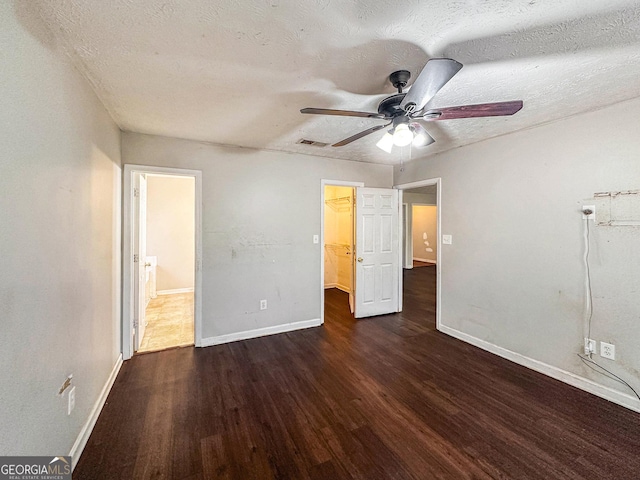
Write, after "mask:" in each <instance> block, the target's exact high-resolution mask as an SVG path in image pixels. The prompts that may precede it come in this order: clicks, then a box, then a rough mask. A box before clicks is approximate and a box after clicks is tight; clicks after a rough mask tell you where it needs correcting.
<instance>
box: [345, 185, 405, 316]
mask: <svg viewBox="0 0 640 480" xmlns="http://www.w3.org/2000/svg"><path fill="white" fill-rule="evenodd" d="M355 213H356V251H355V252H354V253H355V257H356V259H357V261H356V267H355V270H356V282H355V288H356V298H355V316H356V318H362V317H369V316H373V315H383V314H386V313H394V312H397V311H398V307H399V302H398V291H399V284H398V281H399V275H398V271H399V258H400V255H399V248H400V243H399V235H398V233H399V227H398V220H399V218H398V217H399V215H398V191H397V190H393V189H387V188H356V212H355Z"/></svg>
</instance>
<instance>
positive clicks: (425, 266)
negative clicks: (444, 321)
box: [395, 178, 442, 330]
mask: <svg viewBox="0 0 640 480" xmlns="http://www.w3.org/2000/svg"><path fill="white" fill-rule="evenodd" d="M395 188H397V189H399V190H401V191H402V198H403V208H402V209H401V211H402V216H403V218H402V222H401V224H402V229H403V231H402V237H403V246H402V252H403V255H402V257H403V259H402V270H403V276H404V277H405V279H408V278H409V277H410V279H411V283H412V284H413V285H416V282H419V283H420V284H424V285H426V289H421V291H422V292H423V294H429V295H431V294H433V296H434V298H435V327H436V328H437V329H438V330H439V329H440V303H441V302H440V292H441V278H442V275H441V271H442V255H441V243H442V241H441V239H442V234H441V180H440V179H439V178H434V179H429V180H421V181H418V182H412V183H407V184H403V185H397V186H396V187H395ZM418 267H420V268H418ZM403 283H404V282H403ZM424 285H423V286H424ZM433 290H435V291H433ZM402 293H404V292H401V294H402Z"/></svg>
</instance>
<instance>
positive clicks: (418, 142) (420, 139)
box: [412, 132, 429, 147]
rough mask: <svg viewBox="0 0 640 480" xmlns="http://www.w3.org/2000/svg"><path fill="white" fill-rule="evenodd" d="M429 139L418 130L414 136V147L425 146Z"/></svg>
mask: <svg viewBox="0 0 640 480" xmlns="http://www.w3.org/2000/svg"><path fill="white" fill-rule="evenodd" d="M428 140H429V139H428V138H427V136H426V135H425V134H423V133H421V132H416V133H415V136H414V137H413V142H412V145H413V146H414V147H424V146H425V145H426V144H427V141H428Z"/></svg>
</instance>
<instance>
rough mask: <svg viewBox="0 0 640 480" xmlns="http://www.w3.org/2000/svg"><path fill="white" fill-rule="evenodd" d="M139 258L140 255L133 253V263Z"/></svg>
mask: <svg viewBox="0 0 640 480" xmlns="http://www.w3.org/2000/svg"><path fill="white" fill-rule="evenodd" d="M139 260H140V257H139V256H138V254H137V253H134V254H133V263H138V261H139Z"/></svg>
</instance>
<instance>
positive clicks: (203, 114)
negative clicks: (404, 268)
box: [14, 0, 640, 164]
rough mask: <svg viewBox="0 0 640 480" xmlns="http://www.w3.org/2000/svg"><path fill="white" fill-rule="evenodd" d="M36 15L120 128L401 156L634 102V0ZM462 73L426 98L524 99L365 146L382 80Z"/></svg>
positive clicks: (93, 6) (118, 6) (130, 8)
mask: <svg viewBox="0 0 640 480" xmlns="http://www.w3.org/2000/svg"><path fill="white" fill-rule="evenodd" d="M14 4H15V8H16V9H21V10H23V11H22V12H19V13H21V14H22V15H23V16H28V15H33V14H37V15H38V16H39V17H40V19H41V20H44V22H45V24H47V25H48V26H49V28H50V30H51V32H53V35H54V36H55V38H56V40H57V41H58V42H59V43H60V44H62V45H64V46H65V47H66V48H67V49H68V51H69V53H70V55H71V56H72V57H73V59H74V61H75V62H76V64H77V65H78V68H79V69H80V70H81V71H82V73H83V74H84V75H85V76H86V77H87V78H88V80H89V81H90V82H91V83H92V84H93V86H94V88H95V89H96V92H97V93H98V95H99V96H100V98H101V99H102V101H103V102H104V104H105V106H106V108H107V109H108V110H109V112H110V113H111V115H112V117H113V118H114V120H115V121H116V122H117V123H118V125H119V126H120V127H121V128H122V129H123V130H127V131H135V132H142V133H151V134H157V135H166V136H172V137H181V138H188V139H194V140H200V141H207V142H213V143H218V144H227V145H239V146H245V147H255V148H263V149H271V150H280V151H286V152H301V153H309V154H313V155H319V156H327V157H333V158H343V159H349V160H359V161H365V162H376V163H390V164H392V163H398V162H400V161H401V160H402V161H407V160H408V159H409V158H411V156H412V157H413V158H418V157H424V156H427V155H430V154H432V153H435V152H438V151H443V150H448V149H451V148H455V147H457V146H461V145H465V144H469V143H473V142H477V141H480V140H483V139H486V138H490V137H493V136H497V135H502V134H505V133H508V132H513V131H516V130H521V129H523V128H527V127H531V126H533V125H537V124H540V123H544V122H548V121H552V120H555V119H559V118H562V117H567V116H571V115H575V114H577V113H580V112H584V111H587V110H593V109H597V108H600V107H603V106H605V105H609V104H612V103H615V102H619V101H621V100H625V99H629V98H633V97H637V96H640V82H639V81H638V78H640V6H639V5H638V1H637V0H633V1H630V0H598V1H595V0H594V1H584V0H555V1H544V0H527V1H520V0H475V1H474V0H466V1H462V0H460V1H453V0H452V1H445V0H438V1H434V0H432V1H425V0H405V1H404V2H390V1H388V0H366V1H363V0H360V1H347V0H344V1H332V0H261V1H258V0H256V1H248V0H247V1H238V0H218V1H211V0H180V1H178V0H157V1H152V0H146V1H144V0H138V1H134V0H109V1H104V0H24V1H19V0H16V1H15V2H14ZM439 56H446V57H450V58H454V59H456V60H458V61H459V62H461V63H463V64H464V68H463V69H462V70H461V71H460V73H458V75H456V76H455V77H454V78H453V79H452V80H451V82H449V83H448V84H447V85H446V86H445V87H444V88H443V89H442V90H441V91H440V92H439V93H438V95H437V96H436V97H435V98H434V99H433V100H432V101H431V103H430V104H429V107H444V106H454V105H460V104H469V103H485V102H495V101H504V100H516V99H522V100H523V101H524V108H523V110H522V111H520V112H518V113H517V114H516V115H514V116H513V117H501V118H480V119H465V120H448V121H441V122H430V123H428V124H426V127H427V129H428V131H429V132H430V133H431V135H432V136H433V137H434V138H435V139H436V143H435V144H433V145H431V146H429V147H425V148H423V149H413V151H410V149H409V148H408V147H407V148H404V149H396V150H395V151H394V153H393V154H386V153H384V152H382V151H381V150H379V149H378V148H376V147H375V143H376V142H377V140H378V139H379V138H380V136H381V135H382V134H381V132H376V133H374V134H372V135H370V136H369V137H365V138H363V139H361V140H358V141H356V142H354V143H352V144H350V145H348V146H345V147H338V148H336V147H331V146H326V147H322V148H320V147H314V146H308V145H300V144H297V143H296V142H297V141H298V140H299V139H301V138H307V139H311V140H316V141H320V142H327V143H334V142H337V141H339V140H341V139H343V138H345V137H347V136H350V135H353V134H354V133H357V132H359V131H360V130H364V129H366V128H368V127H370V126H373V125H377V124H380V123H381V121H380V120H373V119H361V118H344V117H326V116H310V115H302V114H300V113H299V110H300V108H303V107H319V108H339V109H350V110H365V111H376V108H377V104H378V102H379V101H380V100H381V99H382V98H384V97H385V96H386V95H389V94H392V93H393V92H394V90H393V87H391V85H389V84H388V82H387V76H388V75H389V73H391V72H392V71H394V70H397V69H400V68H403V69H407V70H410V71H411V72H412V74H413V79H415V78H416V77H417V75H418V73H419V72H420V70H421V69H422V67H423V66H424V64H425V63H426V61H427V60H428V59H429V58H432V57H439Z"/></svg>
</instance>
